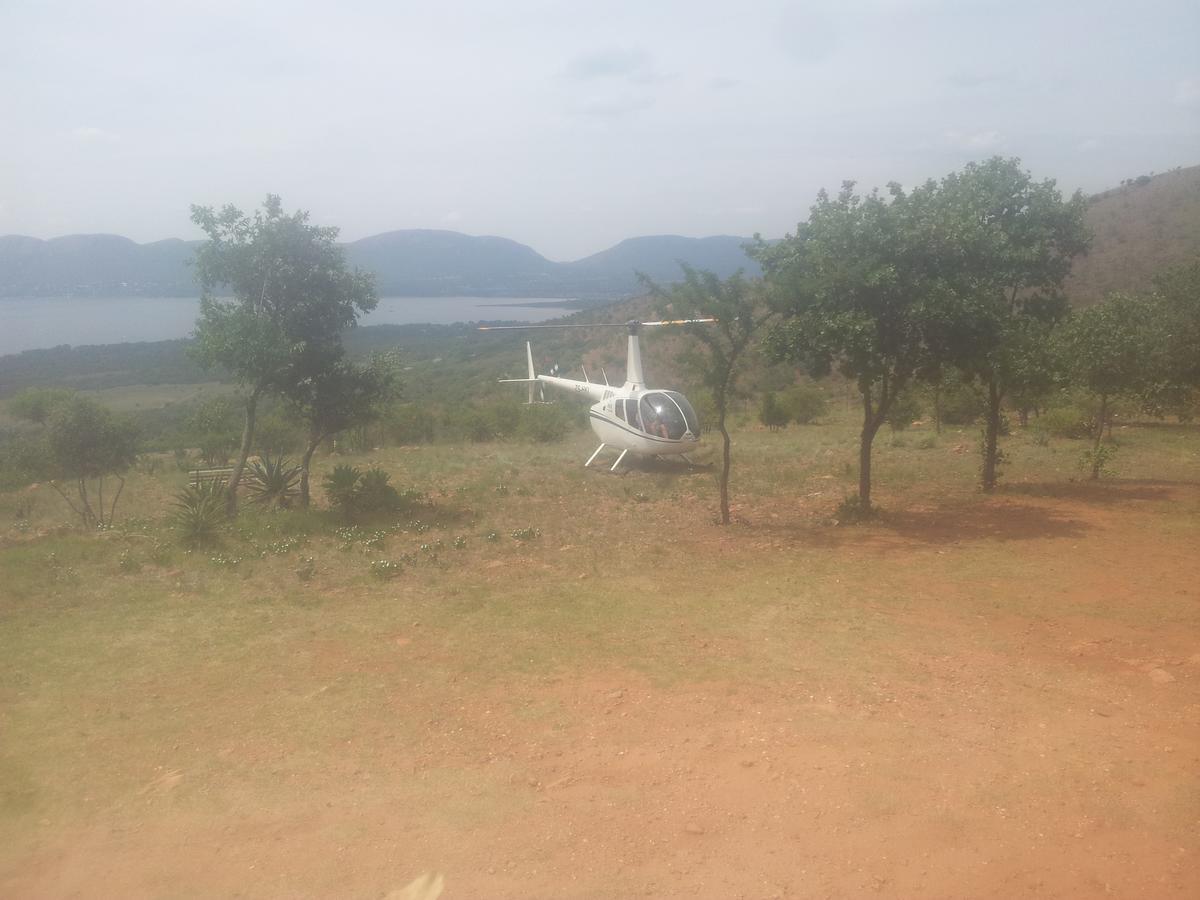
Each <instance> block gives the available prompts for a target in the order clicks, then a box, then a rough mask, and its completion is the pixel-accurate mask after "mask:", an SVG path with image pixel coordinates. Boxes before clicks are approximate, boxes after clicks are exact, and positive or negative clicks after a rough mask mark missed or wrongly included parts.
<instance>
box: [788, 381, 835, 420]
mask: <svg viewBox="0 0 1200 900" xmlns="http://www.w3.org/2000/svg"><path fill="white" fill-rule="evenodd" d="M779 405H780V406H782V407H783V411H784V412H785V413H786V414H787V416H788V418H789V419H790V420H791V421H793V422H795V423H796V424H797V425H808V424H810V423H812V422H815V421H816V420H817V419H819V418H821V417H822V416H825V415H827V414H828V413H829V402H828V400H827V399H826V397H825V392H824V391H822V390H821V389H820V388H819V387H817V386H816V385H812V384H795V385H792V386H791V387H790V388H788V389H787V390H786V391H784V392H783V393H782V394H781V395H780V398H779Z"/></svg>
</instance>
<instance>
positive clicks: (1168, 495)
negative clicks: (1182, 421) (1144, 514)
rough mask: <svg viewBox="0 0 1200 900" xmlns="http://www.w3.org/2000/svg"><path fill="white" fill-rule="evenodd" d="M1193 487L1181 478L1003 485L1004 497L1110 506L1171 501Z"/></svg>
mask: <svg viewBox="0 0 1200 900" xmlns="http://www.w3.org/2000/svg"><path fill="white" fill-rule="evenodd" d="M1182 487H1194V485H1189V484H1188V483H1187V482H1184V481H1155V480H1150V479H1141V480H1135V479H1123V480H1121V481H1066V482H1063V481H1049V482H1041V483H1035V484H1013V485H1006V486H1005V487H1004V488H1003V489H1002V492H1003V495H1005V496H1022V497H1040V498H1045V499H1049V500H1073V501H1076V502H1079V503H1091V504H1099V505H1103V506H1110V505H1113V504H1116V503H1130V502H1133V501H1137V500H1171V499H1173V497H1174V495H1175V492H1176V490H1177V489H1178V488H1182Z"/></svg>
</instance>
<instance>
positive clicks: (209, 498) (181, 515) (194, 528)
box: [171, 481, 225, 547]
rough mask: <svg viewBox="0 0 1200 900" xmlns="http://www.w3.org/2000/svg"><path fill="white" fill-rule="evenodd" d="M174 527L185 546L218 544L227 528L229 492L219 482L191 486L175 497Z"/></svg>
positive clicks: (173, 505)
mask: <svg viewBox="0 0 1200 900" xmlns="http://www.w3.org/2000/svg"><path fill="white" fill-rule="evenodd" d="M171 505H172V507H173V508H174V509H173V511H172V513H171V523H172V525H174V526H175V530H176V532H177V533H178V535H179V539H180V541H181V542H183V543H184V544H187V545H188V546H191V547H200V546H206V545H208V544H212V543H215V542H216V540H217V537H218V535H219V534H220V530H221V527H222V526H223V525H224V524H225V489H224V485H222V484H219V483H217V482H211V481H210V482H207V483H205V484H200V485H191V486H189V487H187V488H185V489H184V490H183V491H181V492H180V493H178V494H176V495H175V502H174V503H172V504H171Z"/></svg>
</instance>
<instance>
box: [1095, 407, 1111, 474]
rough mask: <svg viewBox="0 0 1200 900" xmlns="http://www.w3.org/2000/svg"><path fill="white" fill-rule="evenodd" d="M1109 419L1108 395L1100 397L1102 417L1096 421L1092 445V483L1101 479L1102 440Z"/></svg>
mask: <svg viewBox="0 0 1200 900" xmlns="http://www.w3.org/2000/svg"><path fill="white" fill-rule="evenodd" d="M1107 417H1108V394H1101V395H1100V415H1099V416H1098V417H1097V419H1096V439H1095V441H1094V442H1093V443H1092V478H1091V480H1092V481H1098V480H1099V478H1100V439H1101V438H1102V437H1104V420H1105V419H1106V418H1107Z"/></svg>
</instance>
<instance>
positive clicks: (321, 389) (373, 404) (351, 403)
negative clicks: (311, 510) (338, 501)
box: [287, 348, 400, 508]
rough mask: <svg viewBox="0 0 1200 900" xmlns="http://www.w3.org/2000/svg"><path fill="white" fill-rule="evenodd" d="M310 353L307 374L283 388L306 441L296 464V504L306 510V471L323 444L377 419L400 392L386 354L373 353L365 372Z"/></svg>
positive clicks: (340, 360) (392, 362) (393, 366)
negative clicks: (305, 429)
mask: <svg viewBox="0 0 1200 900" xmlns="http://www.w3.org/2000/svg"><path fill="white" fill-rule="evenodd" d="M338 351H339V352H338V353H337V354H336V355H335V357H334V358H327V357H325V356H323V355H322V354H310V356H309V357H308V358H307V359H306V363H305V365H304V366H302V368H307V369H308V370H309V374H308V375H307V376H305V377H304V378H301V379H300V380H299V381H297V382H296V383H295V384H293V385H291V386H290V387H289V388H288V389H287V395H288V397H289V398H290V399H291V400H292V402H293V404H294V405H295V407H296V409H297V410H298V411H299V413H300V415H301V417H302V418H303V419H304V421H305V422H306V423H307V426H308V442H307V444H306V446H305V448H304V455H303V456H302V457H301V459H300V505H301V506H303V507H305V508H307V507H308V505H309V466H310V464H311V462H312V458H313V454H314V453H316V451H317V448H318V447H319V446H320V445H321V443H322V442H323V441H325V440H326V439H327V438H330V437H332V436H334V435H336V434H339V433H341V432H343V431H345V430H346V429H348V428H353V427H356V426H360V425H365V424H367V423H369V422H372V421H374V420H375V419H377V418H379V416H380V415H381V414H382V412H383V405H384V403H386V402H387V401H388V400H391V399H393V398H395V397H396V396H397V395H398V393H399V390H400V377H399V373H400V366H399V363H398V360H397V358H396V357H395V356H394V355H392V354H377V355H375V356H373V357H372V358H371V361H370V363H369V364H368V365H367V366H365V367H359V366H355V365H354V364H353V363H351V362H349V361H348V360H346V359H344V358H343V357H342V355H341V352H340V348H338Z"/></svg>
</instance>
